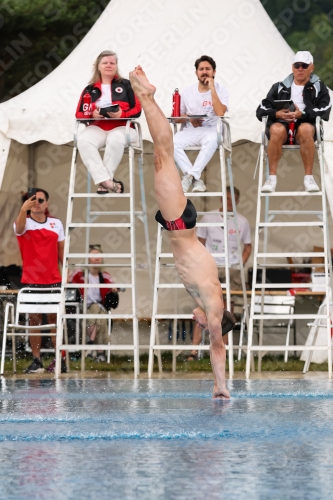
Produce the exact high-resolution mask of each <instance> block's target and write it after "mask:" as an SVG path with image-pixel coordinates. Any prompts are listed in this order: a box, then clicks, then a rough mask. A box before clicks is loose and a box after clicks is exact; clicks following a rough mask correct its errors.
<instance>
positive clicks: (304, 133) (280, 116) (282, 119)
mask: <svg viewBox="0 0 333 500" xmlns="http://www.w3.org/2000/svg"><path fill="white" fill-rule="evenodd" d="M313 70H314V65H313V56H312V54H311V53H310V52H308V51H300V52H297V53H296V54H295V58H294V63H293V65H292V74H291V75H289V76H287V78H286V79H285V80H284V81H283V82H277V83H275V84H274V85H273V86H272V88H271V89H270V91H269V92H268V94H267V96H266V98H265V99H264V100H263V101H262V102H261V103H260V105H259V106H258V109H257V118H258V120H260V121H261V120H262V119H263V117H264V116H268V122H267V129H266V135H267V137H268V139H269V143H268V151H267V154H268V159H269V176H268V178H267V180H266V182H265V184H264V185H263V187H262V192H264V193H273V192H274V191H275V188H276V172H277V168H278V163H279V160H280V158H281V156H282V146H283V145H284V144H285V143H286V141H287V138H288V129H289V124H290V123H295V140H296V143H297V144H299V145H300V152H301V157H302V160H303V164H304V171H305V177H304V188H305V191H308V192H314V191H319V190H320V189H319V187H318V185H317V183H316V181H315V180H314V178H313V175H312V169H313V161H314V154H315V144H314V140H315V123H316V118H317V116H320V118H322V119H323V120H326V121H327V120H328V119H329V115H330V112H331V102H330V96H329V93H328V89H327V87H326V85H325V84H324V83H323V82H322V81H321V80H320V78H319V76H317V75H315V74H314V73H313ZM288 100H291V101H293V106H291V107H290V108H288V109H280V110H277V104H276V103H275V102H274V101H288ZM291 104H292V103H291Z"/></svg>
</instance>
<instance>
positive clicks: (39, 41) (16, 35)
mask: <svg viewBox="0 0 333 500" xmlns="http://www.w3.org/2000/svg"><path fill="white" fill-rule="evenodd" d="M108 3H109V1H108V0H99V1H97V2H96V1H93V0H92V1H90V0H85V1H84V2H82V0H54V1H51V2H50V1H49V0H4V1H3V2H2V3H1V5H0V33H1V40H2V44H1V47H0V100H2V101H3V100H6V99H9V98H11V97H13V96H15V95H17V94H19V93H21V92H23V91H24V90H26V89H27V88H29V87H31V86H32V85H34V84H35V83H37V82H38V81H39V80H41V79H42V78H44V77H45V76H47V75H48V74H49V73H50V72H51V71H53V70H54V69H55V68H56V67H57V66H58V65H59V64H60V63H61V62H62V61H63V60H64V59H65V58H66V57H67V56H68V54H70V52H71V51H72V50H73V49H74V48H75V47H76V46H77V45H78V44H79V43H80V41H81V40H82V38H83V37H84V36H85V34H86V33H87V32H88V31H89V29H90V28H91V27H92V26H93V25H94V23H95V22H96V20H97V19H98V17H99V16H100V15H101V13H102V12H103V10H104V9H105V7H106V5H107V4H108Z"/></svg>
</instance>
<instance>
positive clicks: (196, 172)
mask: <svg viewBox="0 0 333 500" xmlns="http://www.w3.org/2000/svg"><path fill="white" fill-rule="evenodd" d="M194 65H195V74H196V76H197V78H198V83H194V84H193V85H191V86H190V87H186V88H185V89H184V90H183V91H182V93H181V107H180V114H181V116H191V115H195V116H203V115H205V117H203V118H200V117H199V118H190V119H189V121H187V122H186V123H185V126H184V127H183V129H182V130H181V131H180V132H178V133H177V134H175V136H174V151H175V152H174V157H175V162H176V164H177V166H178V167H179V168H180V169H181V171H182V172H183V174H184V175H183V179H182V188H183V191H184V193H187V191H188V190H189V189H190V187H191V186H192V185H193V187H192V191H193V192H195V191H201V192H203V191H206V186H205V184H204V182H203V181H202V179H201V178H200V177H201V172H202V171H203V169H204V168H205V167H206V165H207V163H208V162H209V161H210V160H211V158H212V156H213V154H214V153H215V151H216V149H217V133H216V123H217V117H218V116H224V114H225V112H226V111H227V110H228V101H229V93H228V91H227V89H226V88H225V87H223V86H222V85H221V84H220V83H217V82H215V81H214V78H215V73H216V63H215V61H214V59H212V58H211V57H209V56H201V57H200V58H199V59H197V60H196V61H195V63H194ZM181 123H184V122H183V121H182V122H181ZM194 146H201V150H200V152H199V154H198V156H197V158H196V160H195V162H194V164H193V165H192V163H191V162H190V160H189V158H188V156H187V154H186V153H185V151H184V148H187V147H194Z"/></svg>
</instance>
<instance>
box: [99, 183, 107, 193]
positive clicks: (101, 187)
mask: <svg viewBox="0 0 333 500" xmlns="http://www.w3.org/2000/svg"><path fill="white" fill-rule="evenodd" d="M108 192H109V190H108V188H106V187H104V186H102V184H100V185H99V186H98V188H97V194H108Z"/></svg>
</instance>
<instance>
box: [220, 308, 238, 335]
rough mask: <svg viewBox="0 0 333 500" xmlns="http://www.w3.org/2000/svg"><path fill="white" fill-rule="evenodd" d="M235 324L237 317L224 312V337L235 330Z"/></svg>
mask: <svg viewBox="0 0 333 500" xmlns="http://www.w3.org/2000/svg"><path fill="white" fill-rule="evenodd" d="M235 324H236V318H235V316H234V315H233V314H232V313H231V312H229V311H226V310H224V312H223V319H222V336H223V335H225V334H226V333H228V332H230V331H231V330H232V329H233V328H234V326H235Z"/></svg>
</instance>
